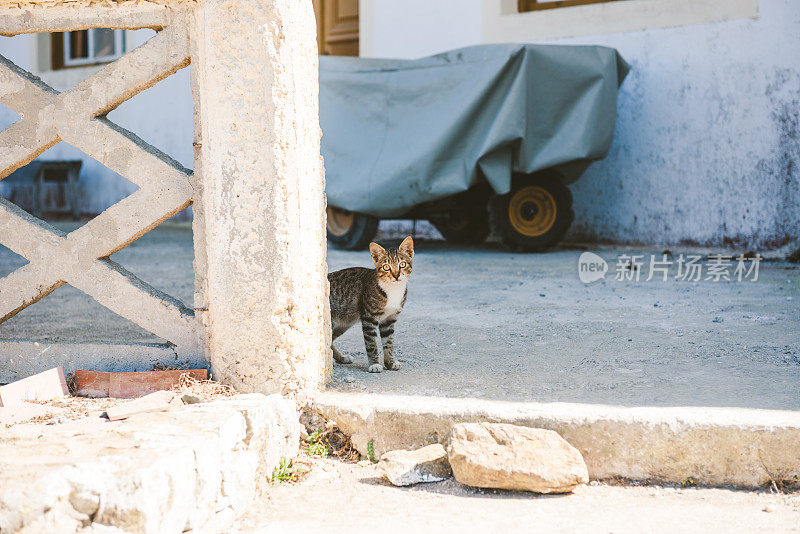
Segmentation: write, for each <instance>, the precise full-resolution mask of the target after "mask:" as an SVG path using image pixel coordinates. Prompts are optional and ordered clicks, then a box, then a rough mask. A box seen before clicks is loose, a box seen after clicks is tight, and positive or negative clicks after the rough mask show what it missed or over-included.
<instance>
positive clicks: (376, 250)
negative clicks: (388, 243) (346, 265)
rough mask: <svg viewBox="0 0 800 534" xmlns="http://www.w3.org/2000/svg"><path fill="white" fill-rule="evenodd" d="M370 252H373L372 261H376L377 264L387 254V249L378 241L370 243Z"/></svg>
mask: <svg viewBox="0 0 800 534" xmlns="http://www.w3.org/2000/svg"><path fill="white" fill-rule="evenodd" d="M369 252H370V254H372V261H374V262H375V265H377V264H378V262H379V261H381V260H382V259H383V258H384V257H385V256H386V249H385V248H383V247H382V246H380V245H379V244H377V243H370V244H369Z"/></svg>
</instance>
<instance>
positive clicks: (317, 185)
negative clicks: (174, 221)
mask: <svg viewBox="0 0 800 534" xmlns="http://www.w3.org/2000/svg"><path fill="white" fill-rule="evenodd" d="M314 24H315V20H314V14H313V10H312V6H311V2H310V1H309V2H298V1H296V0H260V1H259V0H233V1H225V2H223V1H219V0H210V1H199V2H186V1H180V2H140V1H119V2H93V1H82V2H75V1H62V2H28V3H25V2H22V3H13V4H2V3H0V34H3V35H17V34H21V33H35V32H54V31H67V30H78V29H88V28H125V29H138V28H152V29H155V30H156V31H157V33H156V35H155V36H154V37H153V38H151V39H150V40H149V41H147V42H146V43H145V44H144V45H142V46H140V47H138V48H136V49H135V50H132V51H130V52H128V53H127V54H125V55H124V56H122V57H121V58H120V59H118V60H117V61H115V62H113V63H111V64H109V65H107V66H106V67H104V68H103V69H102V70H100V71H99V72H97V73H95V74H94V75H92V76H90V77H89V78H87V79H86V80H85V81H83V82H81V83H80V84H78V85H77V86H75V87H74V88H73V89H71V90H68V91H65V92H63V93H59V92H58V91H55V90H54V89H52V88H50V87H48V86H47V85H46V84H44V83H43V82H42V81H41V80H39V79H38V78H36V77H34V76H33V75H31V74H30V73H28V72H26V71H24V70H22V69H20V68H19V67H17V66H16V65H14V64H13V63H11V62H10V61H8V60H7V59H5V58H2V56H0V102H2V103H3V104H5V105H7V106H8V107H9V108H11V109H12V110H14V111H16V112H17V113H18V114H19V115H21V118H20V119H19V120H18V121H17V122H15V123H14V124H12V125H11V126H10V127H8V128H7V129H6V130H4V131H2V132H0V179H2V178H4V177H6V176H8V175H9V174H10V173H11V172H13V171H14V170H16V169H17V168H19V167H21V166H23V165H25V164H27V163H29V162H30V161H32V160H33V159H34V158H36V157H37V156H38V155H39V154H41V153H42V152H44V151H45V150H47V149H48V148H50V147H52V146H53V145H55V144H56V143H58V142H60V141H65V142H67V143H69V144H71V145H73V146H75V147H76V148H78V149H80V150H81V151H83V152H84V153H86V154H88V155H89V156H91V157H93V158H95V159H96V160H98V161H99V162H101V163H102V164H104V165H105V166H106V167H108V168H109V169H111V170H113V171H115V172H117V173H118V174H120V175H122V176H124V177H125V178H127V179H128V180H130V181H131V182H133V183H135V184H136V185H138V186H139V189H138V190H137V191H136V192H135V193H133V194H131V195H130V196H128V197H126V198H125V199H123V200H121V201H119V202H118V203H116V204H114V205H113V206H111V207H110V208H108V209H107V210H106V211H104V212H103V213H101V214H100V215H98V216H97V217H96V218H94V219H92V220H91V221H89V222H88V223H87V224H85V225H84V226H81V227H80V228H78V229H77V230H75V231H73V232H70V233H68V234H64V233H63V232H60V231H58V230H57V229H55V228H54V227H52V226H50V225H49V224H47V223H45V222H44V221H42V220H39V219H37V218H35V217H33V216H31V215H29V214H27V213H26V212H24V211H23V210H21V209H20V208H19V207H17V206H15V205H14V204H12V203H10V202H8V201H7V200H5V199H1V198H0V243H2V244H3V245H5V246H7V247H8V248H10V249H11V250H13V251H14V252H16V253H17V254H20V255H21V256H24V257H25V258H26V259H27V260H28V261H29V263H28V264H27V265H25V266H23V267H21V268H19V269H17V270H16V271H14V272H13V273H11V274H9V275H8V276H6V277H5V278H2V279H0V322H2V321H5V320H7V319H8V318H10V317H12V316H13V315H15V314H16V313H18V312H19V311H21V310H22V309H24V308H25V307H27V306H29V305H31V304H33V303H35V302H37V301H38V300H40V299H42V298H44V297H46V296H47V295H48V294H50V293H51V292H52V291H54V290H55V289H57V288H58V287H60V286H61V285H63V284H65V283H66V284H70V285H72V286H74V287H76V288H77V289H79V290H81V291H83V292H84V293H86V294H88V295H90V296H92V297H93V298H94V299H95V300H97V302H99V303H100V304H102V305H103V306H105V307H106V308H108V309H110V310H112V311H113V312H115V313H117V314H119V315H121V316H123V317H125V318H127V319H129V320H131V321H133V322H134V323H136V324H138V325H140V326H141V327H143V328H145V329H147V330H148V331H150V332H152V333H153V334H155V335H157V336H159V337H161V338H163V339H165V340H167V341H168V346H167V347H165V349H166V350H168V351H170V352H171V353H174V354H175V355H177V356H178V357H179V358H180V359H182V360H189V361H203V360H207V361H209V362H210V363H211V366H212V371H213V372H214V374H215V376H216V377H217V378H219V379H221V380H223V381H226V382H228V383H230V384H232V385H234V386H236V387H237V388H240V389H242V390H245V391H261V392H267V393H269V392H275V391H284V392H286V391H300V392H303V391H308V390H314V389H316V388H317V387H319V386H320V385H321V384H322V382H323V381H324V378H325V375H326V372H327V369H328V368H329V364H328V363H326V362H328V361H329V358H328V350H329V349H328V339H329V324H328V319H327V315H328V312H327V296H326V295H327V286H326V284H327V279H326V276H325V273H326V271H327V269H326V267H325V240H324V237H325V234H324V193H323V191H324V183H323V171H322V163H321V158H320V155H319V141H320V129H319V120H318V104H317V101H318V98H317V91H318V85H317V56H316V41H315V36H316V33H315V26H314ZM189 63H192V76H191V79H192V94H193V100H194V107H195V116H194V122H195V128H194V130H195V139H194V147H195V161H194V173H192V171H189V170H187V169H185V168H183V167H182V166H181V165H180V164H178V163H177V162H176V161H174V160H173V159H171V158H170V157H169V156H167V155H166V154H164V153H162V152H160V151H159V150H158V149H157V148H156V147H153V146H151V145H149V144H147V143H146V142H144V141H143V140H142V139H139V138H138V137H137V136H136V135H134V134H132V133H131V132H129V131H127V130H125V129H124V128H121V127H119V126H118V125H116V124H114V123H112V122H111V121H109V120H108V119H107V118H106V114H108V113H109V112H110V111H112V110H113V109H115V108H116V107H117V106H119V105H120V104H122V103H123V102H124V101H126V100H128V99H130V98H132V97H133V96H135V95H136V94H138V93H139V92H141V91H143V90H145V89H147V88H149V87H151V86H153V85H155V84H156V83H158V82H159V81H161V80H163V79H164V78H166V77H168V76H170V75H171V74H173V73H175V72H176V71H177V70H179V69H181V68H183V67H185V66H186V65H188V64H189ZM154 120H157V119H155V118H154ZM190 204H193V206H194V222H193V231H194V243H195V282H196V284H195V307H194V310H192V309H189V308H188V307H187V306H185V305H184V304H183V303H181V302H180V301H178V300H177V299H175V298H173V297H170V296H169V295H166V294H164V293H162V292H160V291H159V290H157V289H156V288H154V287H152V286H150V285H148V284H147V283H145V282H144V281H142V280H140V279H138V278H137V277H136V276H134V275H133V274H132V273H130V272H128V271H126V270H125V269H124V268H123V267H122V266H120V265H118V264H116V263H114V262H113V261H111V260H110V259H109V258H108V256H110V255H111V254H113V253H115V252H117V251H119V250H120V249H122V248H124V247H126V246H127V245H129V244H130V243H132V242H133V241H134V240H136V239H137V238H139V237H141V236H142V235H143V234H145V233H146V232H148V231H150V230H152V229H153V228H154V227H156V226H157V225H158V224H160V223H161V222H163V221H165V220H166V219H168V218H169V217H171V216H172V215H174V214H176V213H178V212H179V211H180V210H182V209H183V208H185V207H187V206H188V205H190ZM31 342H32V341H31ZM140 349H141V347H137V346H133V345H124V344H123V345H109V346H108V347H107V350H109V351H113V353H114V354H115V356H114V357H115V358H122V359H124V358H128V359H131V360H135V358H136V357H137V356H136V355H137V354H141V350H140ZM19 350H24V347H22V346H21V345H20V343H9V342H6V343H0V355H1V356H3V358H2V359H0V368H2V367H3V366H4V365H7V363H6V361H7V360H10V359H12V358H13V357H14V355H15V352H16V351H19ZM64 350H67V349H64ZM64 350H61V351H60V352H64ZM81 350H83V349H82V347H81V345H80V344H77V345H72V346H70V347H69V349H68V351H72V353H73V355H77V354H79V353H80V352H81ZM92 350H94V351H96V350H97V347H96V346H94V347H93V348H92ZM55 352H59V351H55ZM34 357H35V355H34ZM65 358H67V360H68V359H69V355H68V354H65ZM75 359H79V358H78V357H77V356H76V357H75ZM28 360H30V357H29V358H28ZM28 363H29V364H30V363H31V362H30V361H29V362H28ZM52 363H54V362H52V361H48V362H47V365H51V364H52ZM130 363H131V367H137V362H136V361H131V362H130ZM139 363H141V362H139ZM47 365H45V363H44V362H41V365H39V363H38V362H34V363H33V364H32V367H31V368H30V369H29V371H30V372H35V371H38V370H40V369H37V367H46V366H47ZM26 374H28V373H26Z"/></svg>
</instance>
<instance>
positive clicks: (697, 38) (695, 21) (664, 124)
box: [361, 0, 800, 247]
mask: <svg viewBox="0 0 800 534" xmlns="http://www.w3.org/2000/svg"><path fill="white" fill-rule="evenodd" d="M365 2H366V3H367V4H369V9H368V11H370V12H371V13H373V14H374V20H369V19H367V20H362V22H361V24H362V27H365V26H370V25H374V32H373V35H372V41H371V43H367V44H368V45H369V47H368V48H365V49H364V50H363V53H364V55H371V56H388V57H419V56H422V55H427V54H432V53H437V52H440V51H443V50H446V49H450V48H455V47H459V46H464V45H470V44H481V43H488V42H499V41H506V42H549V43H558V44H600V45H606V46H612V47H615V48H617V49H618V50H619V51H620V52H621V53H622V55H623V56H624V57H625V58H626V59H627V60H628V61H629V62H630V63H631V65H632V71H631V73H630V75H629V76H628V79H627V80H626V81H625V83H624V85H623V87H622V90H621V92H620V99H619V108H618V109H619V119H618V123H617V130H616V133H615V138H614V144H613V146H612V149H611V152H610V154H609V156H608V157H607V158H606V159H605V160H604V161H602V162H599V163H595V164H594V165H592V167H591V168H590V169H589V170H588V171H587V173H586V174H585V175H584V177H583V178H581V180H580V181H579V182H578V183H576V184H574V185H573V186H572V190H573V194H574V197H575V213H576V220H575V223H574V226H573V230H572V233H573V235H574V236H577V237H586V238H589V239H597V240H608V241H621V242H641V243H651V244H665V245H671V244H679V243H682V242H684V243H701V244H723V243H726V242H727V243H734V244H740V245H741V246H747V247H772V246H776V245H778V244H781V243H783V242H785V241H787V240H789V239H797V238H798V237H800V181H799V180H800V179H799V178H798V171H797V165H798V164H799V163H800V141H799V140H798V135H800V132H799V131H798V130H799V127H798V123H799V122H800V119H799V118H798V115H799V113H800V2H797V1H796V0H757V1H754V0H742V1H740V0H731V2H727V0H702V1H694V2H689V3H687V2H686V1H685V0H663V1H662V0H658V1H656V0H630V1H626V2H614V3H608V4H596V5H594V6H583V7H580V8H562V9H558V10H552V11H551V12H540V13H545V15H544V16H546V17H550V19H549V22H550V23H551V25H550V26H548V25H543V23H542V22H541V21H540V20H538V19H537V16H538V15H539V14H540V13H528V14H512V13H511V12H510V11H509V9H508V5H507V4H508V2H507V1H506V0H486V1H485V3H482V2H475V1H473V0H456V1H448V2H424V1H421V0H420V1H417V0H415V1H413V2H410V4H412V5H413V9H411V10H410V11H408V10H406V9H405V8H403V9H400V8H397V7H396V3H395V2H392V1H390V0H362V4H363V3H365ZM715 2H716V4H715ZM721 2H724V3H721ZM669 3H672V4H673V5H672V6H667V7H666V8H665V7H664V5H660V6H657V5H656V4H669ZM426 6H427V12H425V11H423V10H425V9H426ZM667 8H672V10H671V11H670V10H669V9H667ZM612 9H613V10H614V11H613V12H610V11H609V10H612ZM665 9H667V11H670V12H669V15H668V16H669V17H670V18H669V22H670V24H669V25H674V27H662V26H665V23H664V21H665V19H664V17H665V16H667V15H665V11H664V10H665ZM680 9H683V10H684V11H683V12H682V11H680ZM625 10H628V11H627V14H628V15H630V16H625V15H626V11H625ZM553 12H559V13H558V17H561V19H562V20H561V21H560V24H561V28H559V27H552V24H556V23H557V22H558V21H557V20H556V19H553V18H552V17H553ZM570 13H572V14H573V15H570ZM681 13H683V14H681ZM755 13H757V18H750V17H752V16H753V15H754V14H755ZM568 16H574V21H573V22H574V24H567V22H565V17H568ZM648 17H650V18H649V19H648ZM742 17H744V18H742ZM476 18H478V19H479V20H480V28H476V23H475V21H476ZM420 20H423V21H424V23H420V22H419V21H420ZM587 20H588V21H596V22H597V31H599V32H602V31H603V30H604V29H605V28H615V29H614V31H615V32H616V33H607V34H602V33H600V34H594V35H584V36H582V37H572V38H567V39H552V38H547V39H543V38H541V37H540V36H541V35H542V34H543V33H544V34H545V35H547V36H552V35H559V34H561V35H570V34H572V35H575V34H576V33H578V34H580V33H591V31H589V30H591V28H593V26H591V24H588V23H587ZM717 20H722V22H708V21H717ZM620 21H622V22H624V23H625V24H629V25H630V28H631V31H620V30H619V24H621V23H622V22H620ZM648 21H650V22H648ZM648 24H649V25H650V29H644V30H642V29H641V28H646V27H648ZM615 25H616V26H615ZM543 27H545V28H547V30H546V31H545V30H543V29H542V28H543ZM537 32H538V33H537Z"/></svg>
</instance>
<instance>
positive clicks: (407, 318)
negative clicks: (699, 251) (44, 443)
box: [0, 225, 800, 410]
mask: <svg viewBox="0 0 800 534" xmlns="http://www.w3.org/2000/svg"><path fill="white" fill-rule="evenodd" d="M62 227H63V228H64V229H66V230H68V229H69V228H70V227H69V226H64V225H62ZM592 250H594V251H595V252H598V253H599V254H600V256H602V257H603V258H605V259H606V260H607V261H608V262H609V269H610V272H609V273H608V274H607V275H606V279H605V280H602V281H598V282H594V283H592V284H588V285H587V284H584V283H582V282H581V281H580V280H579V278H578V273H577V262H578V257H579V256H580V254H581V252H582V250H579V249H578V248H575V247H573V248H562V249H558V250H555V251H553V252H548V253H545V254H514V253H508V252H506V251H503V250H501V249H499V248H497V247H496V246H495V245H492V244H486V245H483V246H481V247H454V246H449V245H447V244H445V243H443V242H440V241H432V240H428V241H425V240H420V241H419V242H418V243H417V255H416V257H415V262H414V273H413V274H412V276H411V280H410V282H409V296H408V302H407V304H406V308H405V310H404V311H403V313H402V315H401V316H400V319H399V321H398V324H397V328H396V334H395V336H396V337H395V347H396V351H397V355H398V358H399V361H400V362H401V363H402V365H403V368H402V370H400V371H397V372H384V373H381V374H377V375H376V374H369V373H367V372H366V363H367V362H366V355H365V353H364V347H363V340H362V338H361V332H360V329H359V328H353V329H352V330H351V331H350V332H347V333H346V334H345V335H344V336H342V337H341V338H339V339H338V340H337V347H338V348H339V349H340V350H341V351H342V352H344V353H346V354H351V355H352V356H353V357H354V358H355V362H354V364H352V365H346V366H338V365H337V366H335V367H334V376H333V382H332V384H331V387H333V388H335V389H339V390H343V391H357V392H378V393H380V392H391V393H399V394H415V395H442V396H451V397H462V396H463V397H479V398H487V399H501V400H518V401H563V402H588V403H603V404H620V405H628V406H643V405H655V406H671V405H679V406H687V405H701V406H740V407H751V408H769V409H790V410H797V409H800V314H798V313H797V306H798V303H800V270H798V266H797V265H793V264H790V263H785V262H776V261H770V262H762V263H761V264H760V267H759V278H758V280H757V281H755V282H752V281H743V282H736V281H729V282H724V281H720V282H714V281H706V280H702V281H700V282H689V281H675V280H672V278H673V276H672V275H674V270H675V267H674V266H673V271H671V275H670V281H667V282H663V281H661V280H660V278H659V277H658V276H657V277H655V278H654V279H653V280H651V281H649V282H648V281H645V280H644V279H645V278H647V274H648V273H647V270H646V268H645V269H644V270H643V272H642V273H641V280H640V281H639V282H636V281H616V280H615V273H614V270H615V263H616V258H617V256H618V255H619V254H621V253H622V252H626V251H627V253H629V254H630V253H636V254H645V255H648V256H647V258H646V259H649V254H651V253H655V254H659V255H660V253H661V252H662V251H661V250H660V249H658V250H650V249H644V248H642V249H621V248H609V247H602V248H598V249H592ZM688 252H689V251H684V250H677V249H676V250H673V251H672V254H673V258H675V259H676V258H677V257H679V255H680V254H681V253H688ZM112 259H114V260H115V261H117V262H119V263H120V264H122V265H123V266H125V267H126V268H128V269H129V270H130V271H132V272H134V273H135V274H137V275H138V276H139V277H140V278H142V279H144V280H145V281H147V282H150V283H152V284H153V285H155V286H156V287H158V288H159V289H162V290H164V291H166V292H167V293H170V294H172V295H174V296H176V297H178V298H180V299H182V300H183V301H184V302H187V303H191V301H192V291H193V290H192V284H193V271H192V244H191V232H190V229H189V227H188V226H181V225H165V226H162V227H160V228H158V229H156V230H155V231H153V232H151V233H150V234H147V235H145V236H144V237H142V238H141V239H139V240H138V241H137V242H135V243H134V244H133V245H132V246H130V247H128V248H126V249H124V250H122V251H120V252H119V253H117V254H115V255H114V256H113V257H112ZM370 261H371V260H370V258H369V254H368V252H343V251H338V250H330V251H329V255H328V264H329V265H328V266H329V270H336V269H340V268H343V267H347V266H353V265H363V266H367V265H369V264H370ZM23 263H24V261H23V260H21V259H20V258H19V257H16V256H14V255H13V254H11V253H10V252H9V251H8V250H7V249H0V275H5V274H7V273H8V272H10V271H11V270H12V269H13V268H15V267H17V266H20V265H22V264H23ZM704 267H705V268H707V267H708V266H707V264H706V265H705V266H704ZM703 276H704V277H705V272H704V275H703ZM264 283H269V281H268V280H265V281H264ZM0 338H5V339H20V338H23V339H36V340H39V341H44V342H47V341H120V340H125V341H135V342H153V341H158V339H157V338H155V337H154V336H152V335H151V334H149V333H148V332H146V331H144V330H142V329H141V328H139V327H137V326H136V325H133V324H132V323H130V322H128V321H127V320H125V319H121V318H119V317H117V316H115V315H114V314H112V313H111V312H109V311H107V310H105V309H104V308H102V307H101V306H99V305H98V304H96V303H94V301H92V300H91V299H90V298H89V297H86V296H85V295H83V294H82V293H80V292H78V291H77V290H75V289H73V288H71V287H68V286H64V287H62V288H60V289H58V290H56V291H55V292H54V293H53V294H52V295H50V296H49V297H47V298H45V299H44V300H42V301H40V302H38V303H36V304H34V305H33V306H31V307H30V308H28V309H26V310H24V311H22V312H21V313H20V314H19V315H17V316H16V317H14V318H12V319H11V320H9V321H8V322H6V323H4V324H3V325H0Z"/></svg>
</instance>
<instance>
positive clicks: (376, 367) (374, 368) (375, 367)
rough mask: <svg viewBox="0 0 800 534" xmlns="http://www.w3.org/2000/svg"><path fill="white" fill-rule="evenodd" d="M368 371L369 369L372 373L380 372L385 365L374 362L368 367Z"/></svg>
mask: <svg viewBox="0 0 800 534" xmlns="http://www.w3.org/2000/svg"><path fill="white" fill-rule="evenodd" d="M367 371H369V372H370V373H380V372H381V371H383V366H382V365H381V364H379V363H373V364H372V365H370V366H369V367H368V368H367Z"/></svg>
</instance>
